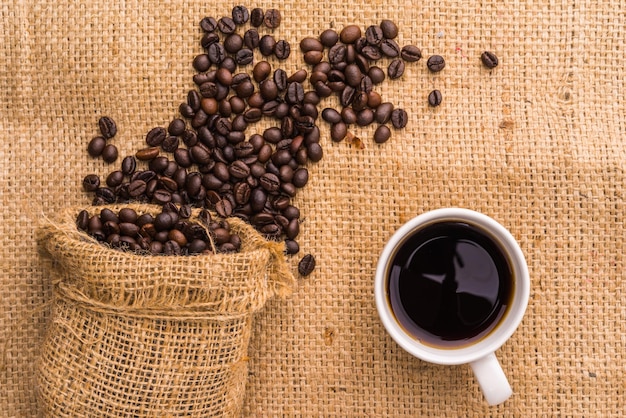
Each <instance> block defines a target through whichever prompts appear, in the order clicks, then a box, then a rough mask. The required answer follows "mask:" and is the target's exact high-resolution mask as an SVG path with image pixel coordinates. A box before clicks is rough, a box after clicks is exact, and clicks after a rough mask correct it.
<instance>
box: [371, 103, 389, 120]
mask: <svg viewBox="0 0 626 418" xmlns="http://www.w3.org/2000/svg"><path fill="white" fill-rule="evenodd" d="M392 112H393V104H392V103H390V102H384V103H381V104H380V105H379V106H378V107H377V108H376V112H375V115H374V120H375V121H376V122H377V123H380V124H381V125H382V124H384V123H387V122H389V120H390V119H391V113H392Z"/></svg>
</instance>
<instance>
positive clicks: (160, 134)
mask: <svg viewBox="0 0 626 418" xmlns="http://www.w3.org/2000/svg"><path fill="white" fill-rule="evenodd" d="M194 92H195V91H194ZM196 94H197V93H196ZM198 105H199V103H198ZM196 110H197V109H196ZM166 136H167V132H166V130H165V128H161V127H156V128H152V129H151V130H150V131H149V132H148V134H147V135H146V144H148V146H150V147H158V146H160V145H161V144H162V143H163V140H165V137H166Z"/></svg>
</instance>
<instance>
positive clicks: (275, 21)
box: [263, 9, 282, 29]
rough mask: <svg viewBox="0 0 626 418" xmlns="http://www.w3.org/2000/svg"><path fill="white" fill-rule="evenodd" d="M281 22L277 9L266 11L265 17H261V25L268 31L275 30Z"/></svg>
mask: <svg viewBox="0 0 626 418" xmlns="http://www.w3.org/2000/svg"><path fill="white" fill-rule="evenodd" d="M281 20H282V17H281V14H280V11H279V10H277V9H267V11H266V12H265V16H264V17H263V23H265V26H267V27H268V28H270V29H275V28H277V27H278V26H280V22H281Z"/></svg>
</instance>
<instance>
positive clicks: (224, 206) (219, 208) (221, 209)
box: [215, 199, 233, 218]
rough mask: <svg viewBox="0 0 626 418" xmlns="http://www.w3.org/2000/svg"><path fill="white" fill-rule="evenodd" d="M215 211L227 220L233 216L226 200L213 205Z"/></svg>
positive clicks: (230, 205)
mask: <svg viewBox="0 0 626 418" xmlns="http://www.w3.org/2000/svg"><path fill="white" fill-rule="evenodd" d="M215 211H216V212H217V214H218V215H219V216H221V217H222V218H227V217H229V216H231V215H232V214H233V206H232V204H231V203H230V200H228V199H222V200H220V201H219V202H217V203H216V204H215Z"/></svg>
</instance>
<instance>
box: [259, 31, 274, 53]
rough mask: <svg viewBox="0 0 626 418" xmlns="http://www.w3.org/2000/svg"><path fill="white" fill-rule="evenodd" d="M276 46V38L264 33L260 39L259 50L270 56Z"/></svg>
mask: <svg viewBox="0 0 626 418" xmlns="http://www.w3.org/2000/svg"><path fill="white" fill-rule="evenodd" d="M275 47H276V39H274V37H273V36H272V35H263V36H262V37H261V40H260V41H259V51H261V54H263V55H265V56H266V57H269V56H270V55H272V54H273V53H274V48H275Z"/></svg>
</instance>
